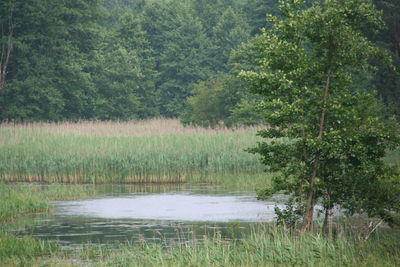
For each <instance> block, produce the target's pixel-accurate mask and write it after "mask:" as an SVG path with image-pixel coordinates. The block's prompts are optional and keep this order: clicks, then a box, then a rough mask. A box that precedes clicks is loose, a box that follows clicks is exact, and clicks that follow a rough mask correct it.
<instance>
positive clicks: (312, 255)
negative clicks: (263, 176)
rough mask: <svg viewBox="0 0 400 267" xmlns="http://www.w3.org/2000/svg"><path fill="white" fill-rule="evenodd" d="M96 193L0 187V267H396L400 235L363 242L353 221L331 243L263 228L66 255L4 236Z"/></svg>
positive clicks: (379, 234) (385, 232)
mask: <svg viewBox="0 0 400 267" xmlns="http://www.w3.org/2000/svg"><path fill="white" fill-rule="evenodd" d="M94 193H95V192H93V191H92V190H91V189H88V188H86V189H85V187H83V186H80V185H69V186H65V185H50V186H47V187H39V186H35V185H7V184H1V183H0V214H2V215H1V216H2V217H1V219H2V222H1V228H0V229H1V230H0V266H399V265H400V232H399V231H396V230H392V229H389V228H379V229H378V230H377V231H376V232H374V233H373V234H372V235H371V236H370V238H369V239H368V240H365V238H364V236H365V232H363V231H364V230H363V228H362V227H356V228H355V227H353V226H354V223H353V222H348V223H347V224H344V225H343V226H339V227H337V228H336V231H335V233H336V235H335V238H334V239H333V240H328V239H327V238H325V237H324V236H322V235H320V234H318V233H314V234H303V235H300V234H298V233H297V232H290V231H287V230H285V229H283V228H278V227H276V226H274V225H272V224H262V225H259V226H257V227H255V228H254V229H253V231H252V233H251V234H249V235H245V236H243V237H242V238H241V239H240V240H235V241H232V240H226V239H223V238H221V237H220V236H219V235H218V233H217V234H216V236H214V237H212V238H207V237H204V239H203V240H197V241H196V240H190V239H188V240H185V241H186V242H183V243H181V244H176V243H168V241H165V242H162V244H160V243H146V242H144V241H143V242H142V243H137V244H123V245H120V246H118V247H115V246H113V247H105V246H95V245H87V246H85V247H84V248H83V249H82V250H80V251H65V250H63V249H61V247H60V246H59V245H58V244H56V243H50V242H46V241H42V240H38V239H35V238H32V237H16V236H14V235H12V234H10V233H9V232H8V231H7V229H9V228H10V227H12V224H14V223H16V221H17V220H18V218H19V217H20V216H21V215H23V214H26V213H31V212H40V211H48V210H49V205H48V200H51V199H63V198H67V199H70V198H82V197H87V196H90V195H91V194H94ZM9 201H12V202H9ZM7 203H8V204H7ZM11 205H12V206H11ZM10 207H12V208H10ZM171 242H172V241H171ZM165 244H168V245H165Z"/></svg>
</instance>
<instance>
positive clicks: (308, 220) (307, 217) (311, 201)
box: [302, 67, 332, 232]
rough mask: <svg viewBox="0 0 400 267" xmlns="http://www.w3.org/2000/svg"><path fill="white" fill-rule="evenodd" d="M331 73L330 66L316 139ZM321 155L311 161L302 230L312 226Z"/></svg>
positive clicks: (323, 113) (322, 122) (318, 153)
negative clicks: (316, 180) (316, 181)
mask: <svg viewBox="0 0 400 267" xmlns="http://www.w3.org/2000/svg"><path fill="white" fill-rule="evenodd" d="M331 73H332V68H331V67H330V68H329V70H328V73H327V77H326V85H325V90H324V97H323V102H322V105H323V106H322V111H321V115H320V119H319V132H318V137H317V138H318V139H321V138H322V136H323V135H324V124H325V116H326V101H327V99H328V95H329V88H330V86H331ZM320 157H321V153H320V152H319V151H318V152H317V153H316V155H315V159H314V162H313V167H312V172H311V175H310V179H309V180H308V182H309V185H308V186H309V188H308V192H307V202H306V210H305V212H304V215H303V228H302V232H305V231H310V230H311V229H312V226H313V215H314V205H315V196H314V194H315V192H314V191H315V188H314V187H315V179H316V177H317V171H318V167H319V160H320Z"/></svg>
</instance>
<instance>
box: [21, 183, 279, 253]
mask: <svg viewBox="0 0 400 267" xmlns="http://www.w3.org/2000/svg"><path fill="white" fill-rule="evenodd" d="M96 190H97V191H98V194H97V196H96V197H95V198H92V199H86V200H81V201H55V202H53V203H52V210H53V213H51V214H45V215H35V216H34V217H33V219H32V221H33V223H32V224H30V225H29V226H25V228H23V229H18V231H17V232H18V233H19V234H30V235H33V236H35V237H38V238H42V239H48V240H56V241H58V242H60V244H61V245H63V246H68V247H76V246H80V245H82V244H86V243H99V244H109V243H123V242H127V241H128V242H139V241H142V240H146V241H157V242H170V241H173V242H187V241H192V240H193V239H202V238H203V237H204V235H208V236H212V235H216V234H217V235H221V236H222V237H224V238H240V236H241V235H242V234H243V233H246V232H249V231H250V228H251V226H252V225H254V224H257V223H260V222H270V221H272V220H273V218H274V207H275V206H279V207H282V205H281V204H277V203H275V202H265V201H258V200H257V199H256V195H255V193H254V192H253V191H240V190H228V189H225V188H223V187H217V186H212V185H204V184H203V185H188V184H185V185H164V186H163V185H156V186H152V185H140V186H138V185H136V186H123V185H121V186H115V185H114V186H98V188H96Z"/></svg>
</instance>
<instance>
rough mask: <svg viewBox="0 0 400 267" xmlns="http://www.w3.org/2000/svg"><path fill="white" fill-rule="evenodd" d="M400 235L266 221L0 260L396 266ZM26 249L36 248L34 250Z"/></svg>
mask: <svg viewBox="0 0 400 267" xmlns="http://www.w3.org/2000/svg"><path fill="white" fill-rule="evenodd" d="M399 240H400V233H399V232H396V231H394V230H390V231H389V232H387V233H383V232H382V233H379V234H375V235H374V236H373V237H371V238H370V239H369V240H360V239H357V238H355V237H353V236H350V235H342V236H337V237H336V238H335V239H334V240H328V239H327V238H325V237H323V236H322V235H318V234H303V235H299V234H296V233H290V232H287V231H285V230H284V229H281V228H276V227H274V226H271V225H269V226H261V227H259V228H257V229H255V230H254V231H253V233H252V234H251V235H248V236H245V237H244V238H243V239H241V240H236V241H229V240H225V239H222V238H220V237H218V236H215V237H213V238H204V240H201V241H197V242H196V241H193V242H188V243H185V244H169V246H165V245H164V246H163V245H161V244H154V243H151V244H148V243H145V242H143V243H141V244H125V245H120V246H118V247H104V246H93V245H92V246H87V247H84V248H83V249H82V250H80V251H77V252H65V251H61V250H58V251H57V250H54V249H47V254H45V253H44V252H45V251H46V250H45V249H41V250H40V252H41V253H42V254H39V255H38V256H36V257H31V258H30V260H29V261H27V257H26V256H24V257H22V259H21V258H18V257H6V258H2V259H1V258H0V260H2V262H3V263H4V262H7V263H8V264H9V266H18V265H20V264H21V262H23V261H24V260H25V262H29V264H30V265H31V266H199V267H200V266H399V264H400V245H399ZM26 242H27V241H26ZM24 251H25V253H28V254H29V253H31V254H34V253H35V252H34V250H33V249H29V250H27V249H25V250H24ZM0 257H1V254H0ZM0 265H1V264H0Z"/></svg>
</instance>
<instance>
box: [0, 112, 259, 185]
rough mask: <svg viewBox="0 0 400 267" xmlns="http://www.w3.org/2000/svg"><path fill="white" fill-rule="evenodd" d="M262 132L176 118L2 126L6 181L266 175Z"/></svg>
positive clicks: (1, 165) (0, 153)
mask: <svg viewBox="0 0 400 267" xmlns="http://www.w3.org/2000/svg"><path fill="white" fill-rule="evenodd" d="M257 129H258V128H256V127H251V128H238V129H234V130H232V129H227V128H221V129H203V128H195V127H189V128H185V127H183V126H181V125H180V124H179V122H177V121H176V120H161V119H159V120H151V121H147V122H126V123H122V122H121V123H118V122H114V123H112V122H104V123H102V122H81V123H76V124H73V123H64V124H44V123H40V124H27V125H18V124H17V125H12V124H4V125H1V126H0V180H3V181H29V182H31V181H41V182H80V183H110V182H112V183H130V182H179V181H186V180H190V179H203V178H204V179H205V178H208V179H210V177H213V176H218V175H219V176H223V175H226V176H227V175H240V174H244V173H246V174H259V173H262V170H263V166H262V165H261V163H260V161H259V160H258V158H257V156H255V155H252V154H249V153H247V152H245V151H244V149H246V148H248V147H251V146H254V145H255V144H256V143H257V141H259V139H258V137H256V131H257Z"/></svg>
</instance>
